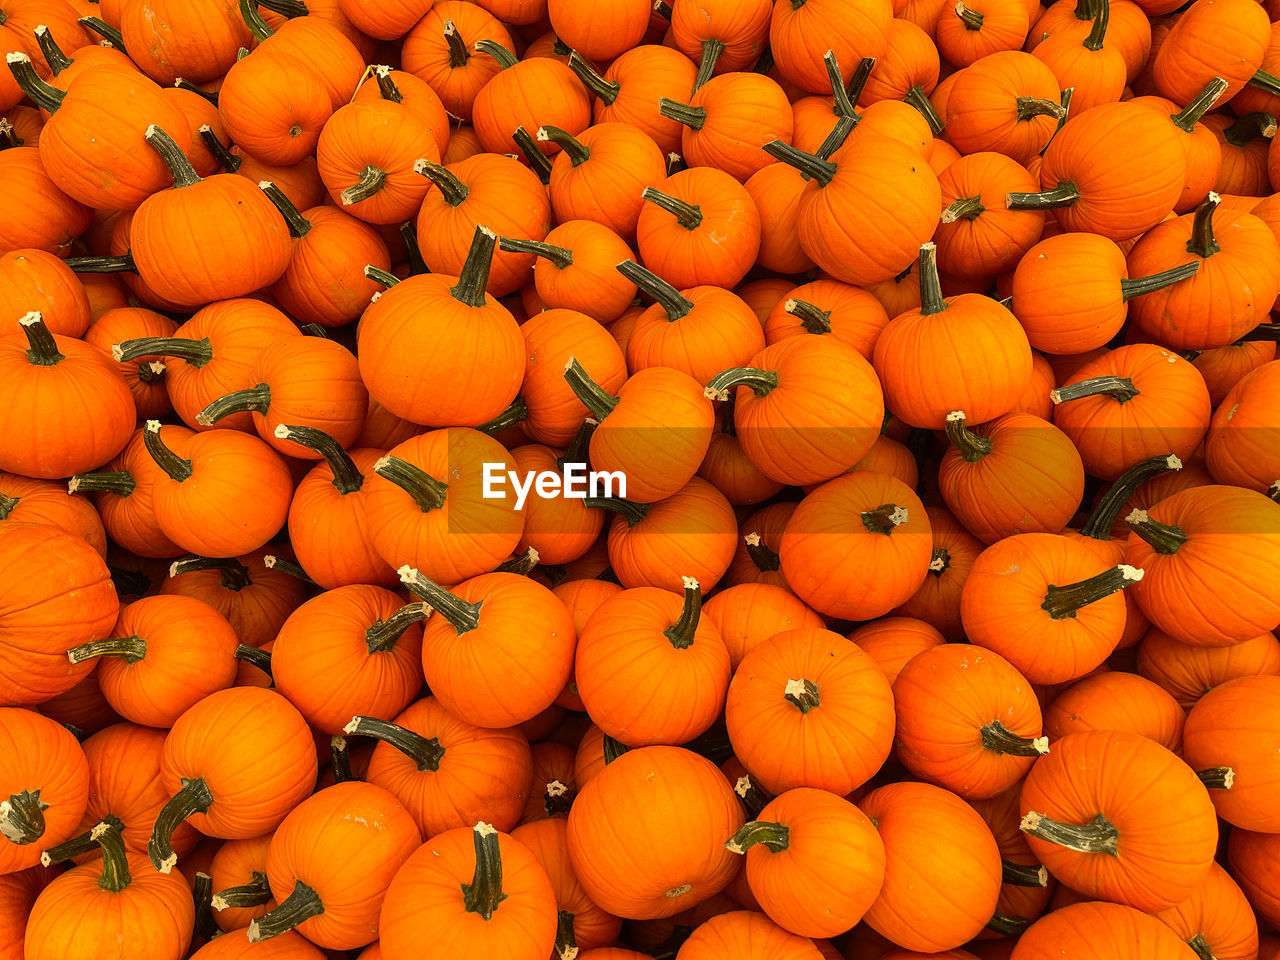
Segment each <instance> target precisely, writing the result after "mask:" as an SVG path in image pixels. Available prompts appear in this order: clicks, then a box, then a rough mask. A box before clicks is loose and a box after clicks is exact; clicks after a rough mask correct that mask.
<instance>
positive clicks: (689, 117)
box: [658, 97, 707, 130]
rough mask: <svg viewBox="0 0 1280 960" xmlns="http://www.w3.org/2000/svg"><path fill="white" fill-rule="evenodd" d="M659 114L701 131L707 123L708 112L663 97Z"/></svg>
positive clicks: (659, 103) (659, 104)
mask: <svg viewBox="0 0 1280 960" xmlns="http://www.w3.org/2000/svg"><path fill="white" fill-rule="evenodd" d="M658 112H659V113H660V114H662V115H663V116H664V117H666V118H667V119H668V120H674V121H675V122H676V123H680V124H684V126H686V127H689V128H690V129H693V130H701V129H702V126H703V124H705V123H706V122H707V111H706V110H704V109H703V108H702V107H691V106H689V104H687V103H681V102H680V101H679V100H672V99H671V98H670V97H662V98H661V99H660V100H659V101H658Z"/></svg>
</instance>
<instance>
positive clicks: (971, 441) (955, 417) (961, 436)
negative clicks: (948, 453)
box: [947, 410, 991, 463]
mask: <svg viewBox="0 0 1280 960" xmlns="http://www.w3.org/2000/svg"><path fill="white" fill-rule="evenodd" d="M947 439H948V440H950V441H951V445H952V446H953V447H955V448H956V449H957V450H959V451H960V456H962V457H963V458H964V461H965V463H977V462H978V461H979V460H981V459H982V458H983V457H985V456H987V454H989V453H990V452H991V439H990V438H989V437H980V436H978V435H977V434H976V433H973V432H972V431H971V430H969V429H968V427H966V426H965V416H964V411H963V410H953V411H952V412H951V413H949V414H947Z"/></svg>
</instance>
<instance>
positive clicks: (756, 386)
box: [702, 367, 778, 402]
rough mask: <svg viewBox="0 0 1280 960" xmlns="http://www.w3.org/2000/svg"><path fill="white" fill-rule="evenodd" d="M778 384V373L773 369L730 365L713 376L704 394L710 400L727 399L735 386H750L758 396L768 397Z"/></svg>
mask: <svg viewBox="0 0 1280 960" xmlns="http://www.w3.org/2000/svg"><path fill="white" fill-rule="evenodd" d="M777 385H778V375H777V374H776V373H774V372H773V371H772V370H758V369H756V368H755V367H730V368H729V369H728V370H725V371H723V372H721V373H717V374H716V375H715V376H714V377H712V378H711V382H710V383H708V384H707V385H706V387H705V388H704V389H703V391H702V394H703V396H705V397H706V398H707V399H708V400H718V401H721V402H723V401H726V400H728V399H729V391H730V390H732V389H734V388H735V387H750V388H751V390H752V392H753V393H754V394H755V395H756V396H757V397H767V396H768V395H769V393H770V392H771V391H772V390H773V388H774V387H776V386H777Z"/></svg>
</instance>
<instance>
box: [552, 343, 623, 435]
mask: <svg viewBox="0 0 1280 960" xmlns="http://www.w3.org/2000/svg"><path fill="white" fill-rule="evenodd" d="M564 378H565V380H567V381H568V383H569V388H570V389H571V390H572V391H573V394H574V396H576V397H577V398H578V399H579V400H581V401H582V404H583V406H585V407H586V408H587V409H588V410H589V411H591V415H592V416H593V417H595V418H596V420H603V419H604V418H605V417H607V416H608V415H609V414H611V413H613V408H614V407H616V406H617V405H618V398H617V397H615V396H614V395H613V394H611V393H609V391H608V390H606V389H604V387H602V386H600V384H598V383H596V382H595V381H594V380H592V379H591V377H590V376H589V375H588V374H587V371H586V370H584V369H583V367H582V364H580V363H579V362H578V360H577V358H576V357H570V358H569V362H568V363H566V364H565V368H564Z"/></svg>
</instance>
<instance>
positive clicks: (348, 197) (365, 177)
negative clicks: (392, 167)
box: [338, 164, 387, 207]
mask: <svg viewBox="0 0 1280 960" xmlns="http://www.w3.org/2000/svg"><path fill="white" fill-rule="evenodd" d="M386 184H387V172H386V171H385V170H383V169H381V168H380V167H375V166H374V165H373V164H368V165H367V166H366V167H365V168H364V170H362V171H361V172H360V179H359V180H358V181H356V182H355V183H353V184H352V185H351V186H349V187H347V188H346V189H345V190H343V191H342V193H340V194H339V195H338V199H339V200H341V201H342V205H343V206H344V207H349V206H351V205H352V204H353V203H359V202H360V201H362V200H368V199H369V198H370V197H372V196H373V195H374V194H375V193H377V192H378V191H379V190H381V189H382V188H383V187H384V186H386Z"/></svg>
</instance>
